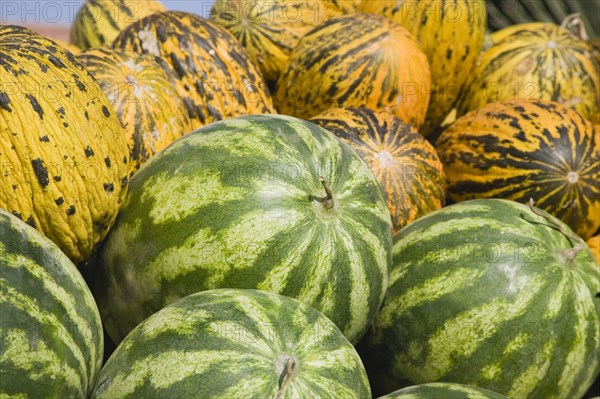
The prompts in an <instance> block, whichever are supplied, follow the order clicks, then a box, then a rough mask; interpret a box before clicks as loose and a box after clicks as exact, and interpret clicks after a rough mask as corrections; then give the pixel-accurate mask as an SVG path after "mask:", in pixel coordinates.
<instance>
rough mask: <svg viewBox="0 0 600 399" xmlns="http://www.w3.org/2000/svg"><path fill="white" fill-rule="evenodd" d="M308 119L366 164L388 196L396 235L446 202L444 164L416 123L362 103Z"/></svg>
mask: <svg viewBox="0 0 600 399" xmlns="http://www.w3.org/2000/svg"><path fill="white" fill-rule="evenodd" d="M311 122H313V123H315V124H317V125H319V126H321V127H323V128H325V129H327V130H329V131H330V132H332V133H334V134H335V135H336V136H338V137H339V138H340V139H341V140H343V141H344V142H346V143H348V144H349V145H350V146H351V147H352V148H354V149H355V150H356V152H358V154H359V155H360V156H361V157H362V158H363V159H364V160H365V162H367V165H369V167H370V168H371V170H372V171H373V173H374V174H375V177H376V178H377V180H378V181H379V184H380V185H381V189H382V191H383V194H384V196H385V197H386V200H387V204H388V208H389V209H390V214H391V216H392V231H393V232H394V233H395V232H396V231H397V230H400V228H402V227H404V226H405V225H407V224H409V223H411V222H412V221H414V220H415V219H418V218H419V217H421V216H423V215H425V214H427V213H429V212H431V211H434V210H436V209H439V208H441V207H442V206H443V205H444V201H445V199H446V176H445V175H444V169H443V167H442V163H441V161H440V159H439V158H438V155H437V153H436V152H435V149H434V148H433V146H432V145H431V144H430V143H429V142H428V141H427V140H425V138H424V137H423V136H422V135H420V134H419V132H418V131H417V129H416V128H415V127H414V126H412V125H409V124H407V123H404V122H402V121H401V120H400V119H398V118H396V117H395V116H394V115H392V114H390V113H389V112H385V111H373V110H370V109H368V108H365V107H359V108H354V107H347V108H332V109H330V110H327V111H325V112H323V113H322V114H319V115H317V116H315V117H314V118H312V119H311Z"/></svg>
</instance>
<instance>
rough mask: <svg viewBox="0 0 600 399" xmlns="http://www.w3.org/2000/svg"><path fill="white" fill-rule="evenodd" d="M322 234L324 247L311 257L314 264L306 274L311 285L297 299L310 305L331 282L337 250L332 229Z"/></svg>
mask: <svg viewBox="0 0 600 399" xmlns="http://www.w3.org/2000/svg"><path fill="white" fill-rule="evenodd" d="M335 226H336V227H332V228H333V229H335V228H338V227H339V223H338V222H337V221H336V222H335ZM321 234H323V236H322V238H321V240H320V241H321V243H322V247H321V249H320V250H319V251H316V252H315V253H314V254H313V256H312V257H311V261H312V264H311V267H310V270H309V271H308V272H307V274H306V275H307V276H308V277H307V278H308V279H310V284H304V285H303V286H302V289H301V290H300V293H299V294H298V297H297V298H298V299H299V300H300V301H302V302H304V303H308V304H312V303H315V302H316V301H317V298H318V297H319V296H320V295H321V294H322V293H323V287H326V286H327V283H328V282H329V283H330V282H331V281H330V277H331V268H332V267H333V259H334V258H335V253H336V250H337V248H336V247H335V245H333V243H334V242H335V241H334V239H333V237H332V236H331V234H332V231H331V229H330V230H327V231H323V229H321ZM325 235H326V236H325ZM321 311H322V312H325V309H324V308H321Z"/></svg>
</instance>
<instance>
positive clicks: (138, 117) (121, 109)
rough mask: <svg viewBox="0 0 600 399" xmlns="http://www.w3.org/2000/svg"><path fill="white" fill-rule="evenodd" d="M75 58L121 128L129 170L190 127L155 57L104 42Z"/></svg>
mask: <svg viewBox="0 0 600 399" xmlns="http://www.w3.org/2000/svg"><path fill="white" fill-rule="evenodd" d="M77 59H78V60H79V62H81V63H82V64H83V65H84V66H85V67H86V68H87V70H88V71H89V72H90V73H91V74H92V75H93V76H94V78H96V80H97V81H98V84H99V85H100V87H101V88H102V90H103V91H104V93H106V95H107V97H108V99H109V101H110V103H111V105H112V106H113V109H114V110H115V112H116V114H117V118H119V121H120V122H121V125H122V126H123V129H124V130H125V133H126V135H127V139H128V142H129V148H130V150H131V158H132V165H131V166H132V173H133V172H135V171H136V170H138V169H139V168H140V166H141V165H143V164H144V162H146V161H147V160H148V159H149V158H150V157H151V156H153V155H154V154H155V153H157V152H158V151H160V150H162V149H163V148H165V147H166V146H167V145H169V144H171V143H172V142H173V141H175V140H176V139H178V138H179V137H181V136H183V135H184V134H186V133H189V132H190V131H191V122H190V119H189V116H188V113H187V110H186V109H185V106H184V104H183V100H182V99H181V97H179V93H177V90H176V89H175V88H174V87H173V84H172V82H171V78H170V77H169V76H168V75H167V74H166V73H165V71H164V70H163V69H162V68H161V65H160V64H159V63H158V62H157V61H156V59H155V58H154V57H153V56H151V55H148V54H143V55H140V54H138V53H133V52H126V51H118V50H113V49H110V48H108V47H102V48H94V49H89V50H85V51H84V52H83V53H81V54H79V55H78V56H77Z"/></svg>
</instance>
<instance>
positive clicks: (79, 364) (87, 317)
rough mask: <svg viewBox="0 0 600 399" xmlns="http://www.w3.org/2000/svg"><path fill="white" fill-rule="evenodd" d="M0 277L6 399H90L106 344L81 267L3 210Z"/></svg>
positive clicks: (1, 381)
mask: <svg viewBox="0 0 600 399" xmlns="http://www.w3.org/2000/svg"><path fill="white" fill-rule="evenodd" d="M1 57H2V56H0V58H1ZM0 276H2V277H1V278H0V376H1V378H0V397H1V398H7V399H8V398H44V399H64V398H76V399H86V398H88V397H89V394H90V392H91V390H92V387H93V385H94V382H95V379H96V376H97V373H98V372H99V371H100V367H101V365H102V351H103V346H104V342H103V335H102V324H101V322H100V314H99V313H98V308H97V306H96V303H95V302H94V298H93V297H92V293H91V292H90V290H89V288H88V286H87V285H86V283H85V281H84V280H83V277H81V274H80V273H79V271H78V270H77V268H76V267H75V265H74V264H73V263H72V262H71V261H70V260H69V259H68V258H67V256H66V255H65V254H64V253H62V252H61V251H60V249H59V248H58V247H57V246H56V245H55V244H54V243H52V242H51V241H50V240H48V238H46V237H44V236H43V235H42V234H40V233H39V232H38V231H36V230H35V229H34V228H32V227H31V226H28V225H27V224H26V223H24V222H23V221H21V220H19V219H18V218H17V217H15V216H13V215H11V214H10V213H8V212H6V211H5V210H3V209H0Z"/></svg>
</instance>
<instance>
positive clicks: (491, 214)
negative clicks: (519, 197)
mask: <svg viewBox="0 0 600 399" xmlns="http://www.w3.org/2000/svg"><path fill="white" fill-rule="evenodd" d="M599 279H600V268H598V267H597V264H596V260H595V259H594V256H593V254H592V252H591V251H590V249H589V248H588V247H587V246H586V245H585V243H584V242H583V240H582V239H581V238H579V237H577V236H576V235H575V234H574V233H573V232H572V231H571V230H570V229H569V228H568V227H567V226H566V225H565V224H563V223H562V222H560V221H559V220H558V219H556V218H554V217H553V216H551V215H549V214H547V213H545V212H543V211H541V210H539V209H537V208H535V207H534V206H533V205H529V206H528V205H524V204H519V203H517V202H514V201H508V200H499V199H484V200H472V201H465V202H462V203H459V204H454V205H451V206H448V207H446V208H443V209H441V210H439V211H435V212H432V213H430V214H428V215H426V216H424V217H422V218H420V219H419V220H417V221H415V222H414V223H412V224H410V225H409V226H407V227H405V228H404V229H402V230H401V231H400V232H399V233H398V234H397V235H396V236H395V237H394V249H393V266H392V273H391V277H390V283H389V286H388V291H387V294H386V298H385V301H384V304H383V306H382V308H381V310H380V311H379V312H378V313H377V316H376V318H375V320H374V322H373V324H372V326H371V327H370V329H369V332H368V333H367V336H366V338H365V341H364V345H363V347H362V348H361V350H359V353H361V354H362V355H363V356H364V359H365V364H366V366H367V372H368V373H369V377H370V378H371V384H372V389H373V390H374V391H375V392H378V391H382V392H391V391H394V390H396V389H398V388H399V387H403V386H407V385H414V384H423V383H428V382H436V381H440V382H441V381H444V382H455V383H462V384H468V385H473V386H478V387H482V388H485V389H489V390H492V391H494V392H498V393H500V394H502V395H506V396H508V397H509V398H536V399H537V398H549V399H550V398H560V399H563V398H576V397H577V398H579V397H581V396H582V395H583V394H584V392H585V390H586V389H587V387H589V386H590V385H591V383H592V382H593V381H594V378H596V377H597V376H598V372H599V371H600V359H598V356H597V353H598V351H599V350H600V306H598V293H599V287H598V281H599Z"/></svg>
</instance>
